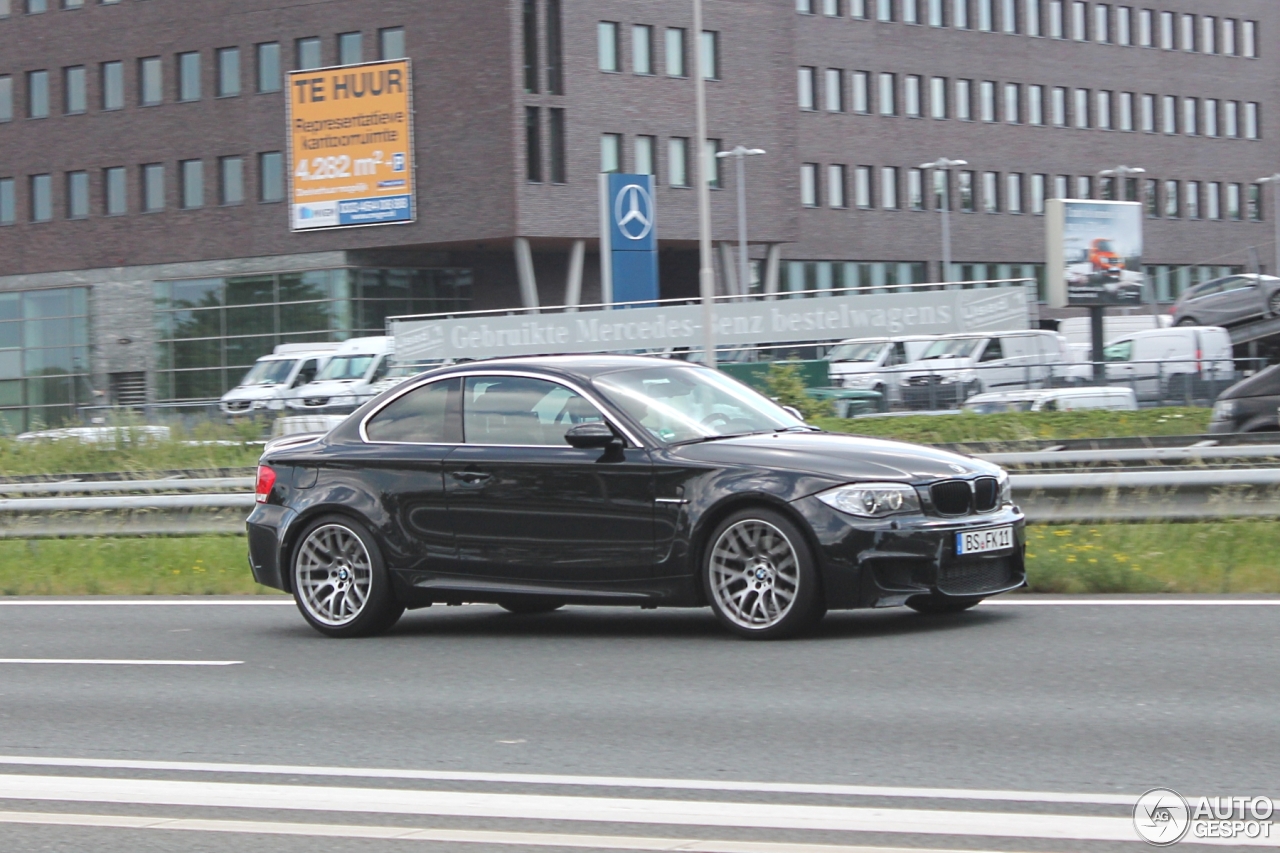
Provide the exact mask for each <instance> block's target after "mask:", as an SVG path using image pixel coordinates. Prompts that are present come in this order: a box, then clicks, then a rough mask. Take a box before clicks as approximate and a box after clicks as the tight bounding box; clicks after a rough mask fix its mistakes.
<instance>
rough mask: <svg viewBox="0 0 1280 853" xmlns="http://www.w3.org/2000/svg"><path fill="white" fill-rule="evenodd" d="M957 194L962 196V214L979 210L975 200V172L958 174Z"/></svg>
mask: <svg viewBox="0 0 1280 853" xmlns="http://www.w3.org/2000/svg"><path fill="white" fill-rule="evenodd" d="M956 192H957V193H958V194H959V196H960V212H961V213H973V212H974V211H975V210H977V208H976V207H975V203H974V198H973V172H969V171H962V172H957V173H956Z"/></svg>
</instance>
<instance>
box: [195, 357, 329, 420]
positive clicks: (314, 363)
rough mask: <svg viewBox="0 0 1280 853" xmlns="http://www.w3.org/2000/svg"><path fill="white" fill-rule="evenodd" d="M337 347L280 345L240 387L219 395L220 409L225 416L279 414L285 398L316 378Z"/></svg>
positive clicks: (248, 375)
mask: <svg viewBox="0 0 1280 853" xmlns="http://www.w3.org/2000/svg"><path fill="white" fill-rule="evenodd" d="M337 348H338V344H336V343H335V344H323V343H312V344H280V345H279V346H277V347H276V348H275V350H274V351H273V352H272V353H271V354H270V355H264V356H263V357H262V358H260V359H258V360H257V361H256V362H254V364H253V367H251V368H249V372H248V373H246V374H245V375H244V378H243V379H241V380H240V384H239V385H237V386H236V387H234V388H232V389H231V390H230V391H228V392H227V393H225V394H223V395H222V400H221V401H220V403H219V407H220V408H221V409H222V411H223V412H225V413H226V414H228V415H246V414H250V413H252V412H255V411H266V410H270V411H280V410H281V409H283V408H284V401H285V397H287V396H288V395H289V393H290V392H291V391H293V390H294V389H295V388H301V387H302V386H303V385H305V384H307V383H308V382H310V381H311V380H313V379H315V378H316V374H318V373H319V372H320V371H321V370H322V369H323V368H324V366H325V365H326V364H328V363H329V359H330V357H332V356H333V353H334V351H335V350H336V349H337Z"/></svg>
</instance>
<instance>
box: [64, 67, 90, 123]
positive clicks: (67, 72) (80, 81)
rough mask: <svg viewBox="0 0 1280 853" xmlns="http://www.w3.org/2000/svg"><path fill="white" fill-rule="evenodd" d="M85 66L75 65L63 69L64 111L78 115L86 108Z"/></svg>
mask: <svg viewBox="0 0 1280 853" xmlns="http://www.w3.org/2000/svg"><path fill="white" fill-rule="evenodd" d="M85 101H86V94H85V75H84V66H83V65H75V66H72V67H70V68H64V69H62V111H63V112H64V113H66V114H67V115H78V114H80V113H82V112H84V111H85V108H86V103H85Z"/></svg>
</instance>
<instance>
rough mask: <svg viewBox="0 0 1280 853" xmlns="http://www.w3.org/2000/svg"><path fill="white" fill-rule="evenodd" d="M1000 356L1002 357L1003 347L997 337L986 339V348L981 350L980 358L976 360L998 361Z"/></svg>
mask: <svg viewBox="0 0 1280 853" xmlns="http://www.w3.org/2000/svg"><path fill="white" fill-rule="evenodd" d="M1002 358H1004V347H1002V346H1001V345H1000V339H999V338H992V339H991V340H989V341H987V348H986V349H984V350H983V351H982V358H980V359H978V361H979V362H984V361H999V360H1000V359H1002Z"/></svg>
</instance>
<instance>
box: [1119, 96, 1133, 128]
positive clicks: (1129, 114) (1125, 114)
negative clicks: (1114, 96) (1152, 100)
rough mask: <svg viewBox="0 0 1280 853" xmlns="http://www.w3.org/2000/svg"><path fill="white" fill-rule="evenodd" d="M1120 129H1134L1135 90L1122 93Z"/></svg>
mask: <svg viewBox="0 0 1280 853" xmlns="http://www.w3.org/2000/svg"><path fill="white" fill-rule="evenodd" d="M1119 106H1120V120H1119V127H1120V130H1122V131H1125V132H1126V133H1129V132H1132V131H1133V92H1121V93H1120V105H1119Z"/></svg>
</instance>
